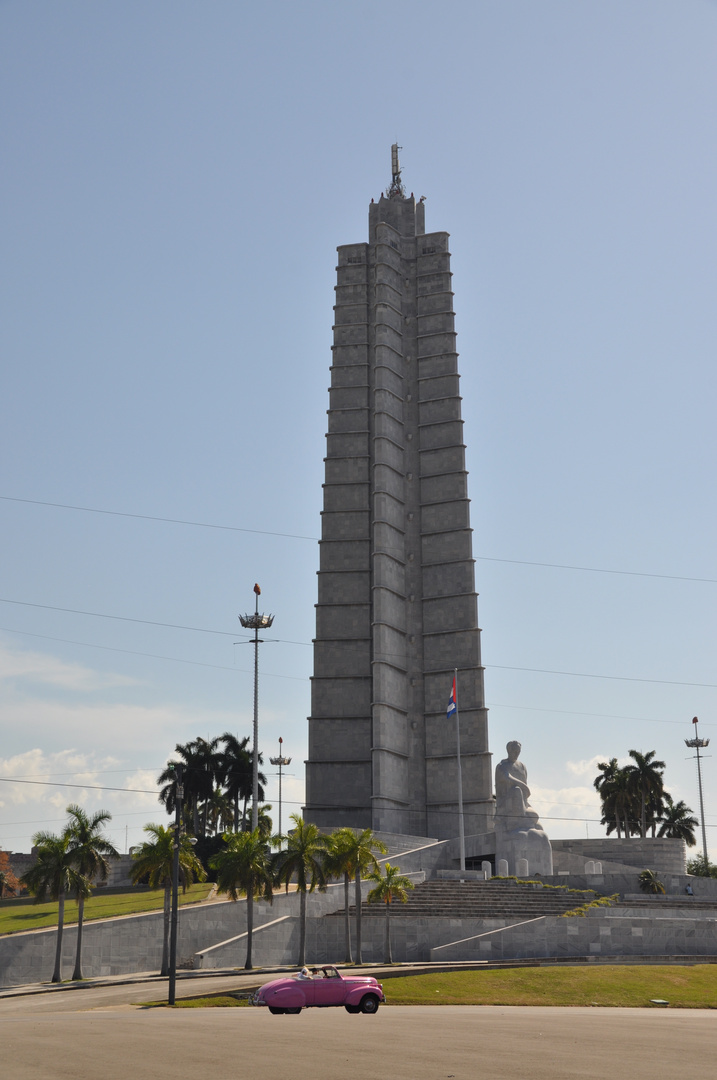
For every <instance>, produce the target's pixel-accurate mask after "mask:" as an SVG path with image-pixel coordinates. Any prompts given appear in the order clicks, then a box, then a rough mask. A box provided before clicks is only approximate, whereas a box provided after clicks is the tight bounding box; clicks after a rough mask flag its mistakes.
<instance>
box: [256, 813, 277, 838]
mask: <svg viewBox="0 0 717 1080" xmlns="http://www.w3.org/2000/svg"><path fill="white" fill-rule="evenodd" d="M270 810H271V803H264V804H263V805H262V806H260V807H259V811H258V814H257V826H256V827H257V829H258V830H259V836H260V837H261V839H262V840H263V841H264V843H265V844H267V843H269V841H270V840H271V837H272V834H273V832H274V823H273V822H272V820H271V818H270V817H269V811H270Z"/></svg>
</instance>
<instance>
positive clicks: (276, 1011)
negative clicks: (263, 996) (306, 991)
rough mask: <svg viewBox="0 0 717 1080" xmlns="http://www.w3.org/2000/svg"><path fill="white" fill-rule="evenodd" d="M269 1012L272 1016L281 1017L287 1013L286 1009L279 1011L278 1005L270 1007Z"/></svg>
mask: <svg viewBox="0 0 717 1080" xmlns="http://www.w3.org/2000/svg"><path fill="white" fill-rule="evenodd" d="M269 1012H270V1013H271V1014H272V1016H280V1015H281V1014H282V1013H285V1012H286V1009H277V1007H276V1005H270V1006H269Z"/></svg>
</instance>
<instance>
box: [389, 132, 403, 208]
mask: <svg viewBox="0 0 717 1080" xmlns="http://www.w3.org/2000/svg"><path fill="white" fill-rule="evenodd" d="M399 150H403V147H402V146H399V145H398V143H394V144H393V146H392V147H391V186H390V188H388V190H387V192H386V194H387V195H388V197H389V199H395V198H399V199H405V198H406V189H405V188H404V186H403V184H402V183H401V165H400V162H399V160H398V151H399Z"/></svg>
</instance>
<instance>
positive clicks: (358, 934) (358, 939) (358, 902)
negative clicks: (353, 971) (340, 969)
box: [356, 868, 363, 964]
mask: <svg viewBox="0 0 717 1080" xmlns="http://www.w3.org/2000/svg"><path fill="white" fill-rule="evenodd" d="M356 963H357V964H362V963H363V959H362V956H361V871H360V870H359V869H358V868H357V870H356Z"/></svg>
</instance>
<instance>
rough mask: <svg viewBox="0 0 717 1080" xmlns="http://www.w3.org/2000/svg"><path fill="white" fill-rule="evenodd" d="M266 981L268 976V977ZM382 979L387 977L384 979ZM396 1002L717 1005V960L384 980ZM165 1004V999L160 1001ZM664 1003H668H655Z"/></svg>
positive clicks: (195, 1002)
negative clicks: (680, 964)
mask: <svg viewBox="0 0 717 1080" xmlns="http://www.w3.org/2000/svg"><path fill="white" fill-rule="evenodd" d="M262 981H264V980H262ZM379 981H381V980H379ZM383 988H384V991H385V993H386V996H387V997H388V1004H389V1005H391V1006H393V1005H573V1006H575V1005H597V1006H603V1007H604V1006H618V1007H621V1008H640V1007H649V1006H650V1001H651V999H653V998H658V999H662V1000H664V1001H668V1002H669V1007H670V1008H676V1009H717V964H696V965H694V966H692V967H678V966H667V965H664V966H663V965H659V966H658V965H654V966H652V965H646V966H644V967H643V966H634V967H633V966H629V967H628V966H625V965H615V966H614V967H611V966H609V965H607V964H606V965H600V967H554V968H509V969H507V970H499V971H454V972H436V973H435V974H428V975H410V976H398V977H396V978H393V977H392V978H385V977H384V979H383ZM156 1004H157V1005H161V1004H162V1003H161V1002H157V1003H156ZM237 1006H249V1002H248V1001H247V1000H242V999H240V998H236V997H232V996H231V995H228V994H226V993H219V994H208V995H206V996H205V997H198V998H189V999H186V1000H184V1001H180V1000H178V1001H177V1004H176V1008H182V1009H197V1008H223V1007H230V1008H235V1007H237ZM654 1007H655V1008H664V1006H654Z"/></svg>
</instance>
